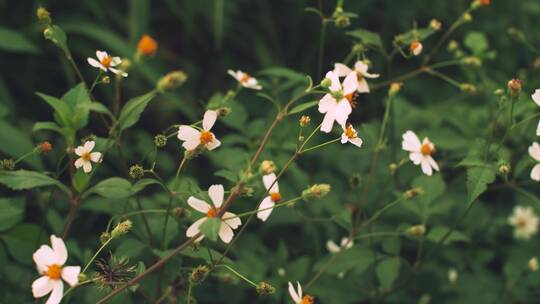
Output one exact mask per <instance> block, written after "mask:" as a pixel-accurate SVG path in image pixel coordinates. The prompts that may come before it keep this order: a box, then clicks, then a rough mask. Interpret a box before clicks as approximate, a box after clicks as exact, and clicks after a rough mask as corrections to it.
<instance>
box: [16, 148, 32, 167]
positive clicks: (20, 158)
mask: <svg viewBox="0 0 540 304" xmlns="http://www.w3.org/2000/svg"><path fill="white" fill-rule="evenodd" d="M34 154H36V149H33V150H32V151H30V152H28V153H26V154H24V155H23V156H21V157H19V158H17V159H16V160H15V161H14V162H13V164H14V165H16V164H17V163H19V162H20V161H22V160H24V159H25V158H27V157H29V156H32V155H34Z"/></svg>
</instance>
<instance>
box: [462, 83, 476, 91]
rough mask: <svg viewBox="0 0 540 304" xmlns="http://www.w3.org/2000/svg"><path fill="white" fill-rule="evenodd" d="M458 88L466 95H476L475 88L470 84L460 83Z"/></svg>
mask: <svg viewBox="0 0 540 304" xmlns="http://www.w3.org/2000/svg"><path fill="white" fill-rule="evenodd" d="M459 88H460V89H461V91H462V92H464V93H468V94H474V93H476V86H474V85H473V84H470V83H462V84H461V85H460V86H459Z"/></svg>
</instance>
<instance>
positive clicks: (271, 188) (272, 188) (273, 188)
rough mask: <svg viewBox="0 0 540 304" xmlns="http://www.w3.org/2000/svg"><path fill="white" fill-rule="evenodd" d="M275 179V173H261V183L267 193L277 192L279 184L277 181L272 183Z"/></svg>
mask: <svg viewBox="0 0 540 304" xmlns="http://www.w3.org/2000/svg"><path fill="white" fill-rule="evenodd" d="M275 180H276V174H275V173H270V174H266V175H263V184H264V187H265V188H266V189H267V190H268V192H269V193H272V192H279V186H278V183H277V182H275V183H274V181H275ZM272 184H273V185H272Z"/></svg>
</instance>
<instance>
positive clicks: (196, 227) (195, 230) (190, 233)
mask: <svg viewBox="0 0 540 304" xmlns="http://www.w3.org/2000/svg"><path fill="white" fill-rule="evenodd" d="M207 219H208V218H207V217H202V218H200V219H198V220H196V221H195V222H194V223H193V224H191V226H189V228H188V229H187V230H186V236H187V237H193V236H195V235H196V234H197V233H199V232H200V231H199V226H200V225H201V224H202V223H204V221H206V220H207ZM203 237H204V235H203V236H201V237H200V238H198V239H197V242H198V241H200V240H202V239H203Z"/></svg>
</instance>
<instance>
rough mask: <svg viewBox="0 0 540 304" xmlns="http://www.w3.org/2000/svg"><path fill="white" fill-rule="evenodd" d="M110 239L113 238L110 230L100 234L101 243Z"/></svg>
mask: <svg viewBox="0 0 540 304" xmlns="http://www.w3.org/2000/svg"><path fill="white" fill-rule="evenodd" d="M110 239H111V234H110V233H108V232H103V233H101V235H100V236H99V241H100V242H101V244H105V243H107V242H108V241H109V240H110Z"/></svg>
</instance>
